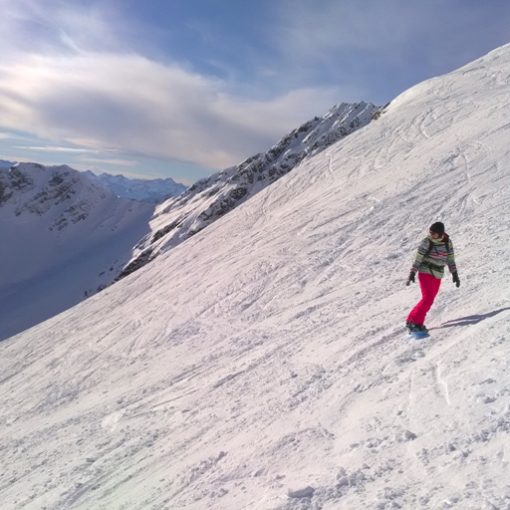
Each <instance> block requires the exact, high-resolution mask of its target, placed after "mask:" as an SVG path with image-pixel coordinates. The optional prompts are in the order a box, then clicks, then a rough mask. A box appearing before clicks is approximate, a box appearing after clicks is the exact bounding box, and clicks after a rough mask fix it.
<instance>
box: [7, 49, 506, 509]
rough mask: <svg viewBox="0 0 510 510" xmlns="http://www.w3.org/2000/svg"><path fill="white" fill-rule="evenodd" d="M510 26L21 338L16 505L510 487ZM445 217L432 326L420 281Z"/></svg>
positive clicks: (10, 375)
mask: <svg viewBox="0 0 510 510" xmlns="http://www.w3.org/2000/svg"><path fill="white" fill-rule="evenodd" d="M509 83H510V46H506V47H503V48H501V49H498V50H496V51H494V52H492V53H490V54H489V55H487V56H486V57H484V58H482V59H480V60H477V61H475V62H473V63H472V64H470V65H468V66H466V67H464V68H462V69H459V70H458V71H456V72H453V73H451V74H448V75H446V76H442V77H439V78H436V79H433V80H430V81H427V82H424V83H422V84H420V85H417V86H416V87H413V88H412V89H410V90H408V91H407V92H405V93H403V94H402V95H401V96H399V97H398V98H396V99H395V100H394V101H393V102H392V103H391V104H390V106H389V107H388V108H387V109H386V111H385V113H384V114H383V115H381V117H380V118H379V119H378V120H377V121H375V122H371V123H370V124H369V125H368V126H366V127H365V128H364V129H361V130H359V131H358V132H356V133H354V134H352V135H351V136H349V137H348V138H347V139H345V140H343V141H342V142H340V143H339V144H336V145H333V146H331V147H330V148H329V149H327V150H325V151H323V152H322V153H320V154H319V155H317V156H316V157H314V158H311V159H308V160H306V161H304V162H303V163H302V164H301V165H300V166H299V167H298V168H296V169H295V171H293V172H291V173H289V174H288V175H286V176H284V177H282V178H281V179H280V180H278V181H277V182H275V183H274V184H272V185H271V186H269V187H267V188H266V189H264V190H262V191H261V192H260V193H258V194H257V195H255V196H254V197H253V198H251V199H250V200H249V201H247V202H245V203H244V204H242V205H241V206H240V207H238V208H237V209H236V210H235V211H234V212H232V213H230V214H228V215H225V216H224V217H222V218H221V219H219V220H218V221H216V222H215V223H214V224H212V225H210V226H209V227H208V228H207V229H205V230H204V231H203V232H200V233H199V234H197V235H195V236H193V237H191V238H189V239H188V240H187V241H186V242H184V243H182V244H181V245H179V246H177V247H176V248H175V249H172V250H170V251H168V252H167V253H164V254H162V255H161V256H160V257H158V258H157V259H156V260H155V261H154V262H153V263H152V264H149V265H148V266H146V267H145V268H143V269H142V270H140V271H138V272H136V273H135V274H133V275H131V276H129V277H127V278H125V279H124V280H122V281H120V282H119V283H118V284H116V285H114V286H112V287H109V288H108V289H106V290H105V291H104V292H103V293H100V294H98V295H96V296H94V297H92V298H91V299H89V300H87V301H85V302H84V303H81V304H80V305H78V306H77V307H75V308H73V309H71V310H68V311H66V312H65V313H63V314H61V315H59V316H57V317H55V318H53V319H51V320H49V321H47V322H46V323H44V324H42V325H39V326H38V327H36V328H34V329H32V330H30V331H28V332H24V333H23V334H21V335H18V336H16V337H14V338H11V339H9V340H6V341H3V342H1V343H0V374H1V376H0V392H1V395H2V401H3V405H2V407H1V410H0V423H1V426H0V448H1V451H0V453H1V456H2V462H3V465H4V469H2V470H1V472H0V497H1V500H2V504H3V508H6V509H15V508H16V509H17V508H24V509H29V510H31V509H41V508H49V509H65V510H71V509H87V510H89V509H94V510H101V509H108V510H117V509H118V510H120V509H130V510H131V509H140V510H141V509H143V510H147V509H222V510H234V509H235V510H239V509H253V510H254V509H257V510H261V509H264V510H265V509H286V510H294V509H305V508H306V509H319V508H320V509H330V510H331V509H335V510H337V509H348V510H352V509H361V508H363V509H364V508H367V509H377V510H382V509H390V508H405V509H447V508H448V509H449V508H455V509H462V510H481V509H500V510H505V509H508V508H510V483H509V479H510V477H509V473H510V465H509V463H510V451H509V448H510V447H509V444H510V443H509V439H510V405H509V399H510V389H509V388H510V343H509V340H510V322H509V317H510V298H509V295H508V288H509V282H508V275H509V273H510V257H509V255H508V238H509V230H510V228H509V226H508V221H507V220H506V219H507V218H508V217H509V213H510V191H509V190H510V174H509V171H508V168H509V166H510V145H509V144H508V125H509V123H508V119H509V118H510V88H509ZM437 219H441V220H443V221H444V222H445V223H446V225H447V227H448V231H449V233H450V235H451V237H452V240H453V243H454V246H455V248H456V252H457V264H458V267H459V271H460V277H461V281H462V285H461V287H460V289H456V288H455V287H454V286H453V284H452V282H451V281H450V279H449V278H447V279H446V280H445V281H444V282H443V288H442V290H441V293H440V295H439V297H438V299H437V302H436V304H435V306H434V308H433V310H432V312H431V314H430V316H429V322H428V325H429V327H431V328H432V330H431V339H430V340H429V341H427V342H424V343H412V342H410V341H409V340H408V339H407V337H406V335H405V334H404V332H403V321H404V318H405V315H406V313H407V312H408V310H409V308H410V307H411V306H413V305H414V303H415V302H416V300H417V299H418V289H417V288H416V286H414V287H411V288H408V287H406V286H405V285H404V282H405V279H406V277H407V273H408V270H409V267H410V265H411V262H412V259H413V256H414V251H415V249H416V246H417V244H418V242H419V241H420V239H421V238H422V236H423V235H424V234H425V233H426V230H427V227H428V225H429V224H430V223H432V221H434V220H437Z"/></svg>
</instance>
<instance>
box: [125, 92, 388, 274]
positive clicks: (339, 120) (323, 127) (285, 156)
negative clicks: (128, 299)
mask: <svg viewBox="0 0 510 510" xmlns="http://www.w3.org/2000/svg"><path fill="white" fill-rule="evenodd" d="M378 110H379V108H378V107H376V106H375V105H373V104H370V103H364V102H361V103H355V104H349V103H341V104H339V105H336V106H334V107H333V108H331V110H330V111H329V112H328V113H327V114H326V115H324V116H323V117H315V118H314V119H312V120H310V121H308V122H306V123H305V124H303V125H302V126H300V127H299V128H297V129H295V130H293V131H292V132H291V133H289V134H288V135H287V136H285V137H284V138H282V139H281V140H280V141H279V142H278V143H276V144H275V145H274V146H273V147H272V148H271V149H270V150H269V151H268V152H265V153H260V154H256V155H255V156H252V157H251V158H248V159H247V160H245V161H243V162H242V163H241V164H239V165H237V166H233V167H231V168H227V169H226V170H224V171H222V172H219V173H217V174H214V175H212V176H211V177H209V178H207V179H203V180H201V181H198V182H197V183H195V184H194V185H193V186H191V188H189V190H187V192H186V193H183V194H181V195H179V196H177V197H174V198H170V199H169V200H167V201H166V202H164V203H162V204H161V205H160V206H158V208H157V209H156V214H155V215H154V217H153V218H152V220H151V232H150V233H149V234H147V236H146V237H145V239H142V240H141V242H140V243H138V244H137V246H136V247H135V250H134V252H133V253H134V255H133V259H132V260H131V261H130V262H129V264H127V265H126V267H125V268H124V270H123V272H122V273H121V275H120V278H122V277H124V276H127V275H128V274H131V273H132V272H133V271H136V270H137V269H139V268H140V267H143V266H144V265H145V264H146V263H147V262H149V261H151V260H153V259H154V258H155V257H156V256H157V255H158V254H159V253H161V252H164V251H167V250H169V249H171V248H173V247H175V246H177V245H178V244H180V243H182V242H183V241H185V240H186V239H188V238H189V237H191V236H193V235H195V234H196V233H197V232H200V231H202V230H203V229H204V228H205V227H207V226H208V225H211V224H212V223H213V222H215V221H216V220H217V219H219V218H221V217H222V216H223V215H225V214H227V213H228V212H230V211H232V210H233V209H235V208H236V207H237V206H239V205H240V204H242V203H243V202H245V201H246V200H248V199H249V198H250V197H252V196H254V195H255V194H256V193H258V192H259V191H261V190H262V189H264V188H265V187H266V186H268V185H270V184H272V183H274V182H276V181H277V180H278V179H279V178H280V177H282V176H283V175H286V174H287V173H288V172H290V171H291V170H292V169H293V168H295V167H296V166H297V165H298V164H299V163H300V162H301V161H302V160H303V159H304V158H306V157H308V156H313V155H314V154H318V153H319V152H321V151H323V150H324V149H326V148H327V147H329V146H330V145H331V144H332V143H334V142H337V141H338V140H341V139H343V138H345V137H346V136H347V135H349V134H351V133H353V132H354V131H356V130H357V129H360V128H361V127H363V126H365V125H366V124H368V123H369V122H370V121H371V120H372V119H373V117H374V115H375V114H376V113H377V112H378Z"/></svg>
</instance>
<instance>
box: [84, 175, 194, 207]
mask: <svg viewBox="0 0 510 510" xmlns="http://www.w3.org/2000/svg"><path fill="white" fill-rule="evenodd" d="M84 174H85V175H87V176H88V177H90V179H92V180H93V181H94V182H96V183H98V184H99V185H101V186H103V187H104V188H106V189H108V190H110V191H111V192H112V193H114V194H115V195H117V196H119V197H122V198H130V199H132V200H138V201H140V202H150V203H154V204H156V203H158V202H161V201H162V200H165V199H167V198H169V197H173V196H176V195H180V194H181V193H183V192H184V191H186V189H187V186H184V184H179V183H177V182H175V181H174V180H173V179H171V178H166V179H130V178H127V177H124V176H123V175H111V174H107V173H102V174H95V173H94V172H92V171H90V170H87V171H86V172H84Z"/></svg>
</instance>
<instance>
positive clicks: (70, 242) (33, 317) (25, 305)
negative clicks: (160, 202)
mask: <svg viewBox="0 0 510 510" xmlns="http://www.w3.org/2000/svg"><path fill="white" fill-rule="evenodd" d="M153 211H154V206H153V205H150V204H141V203H138V202H134V201H130V200H125V199H119V198H117V197H116V196H115V195H113V194H112V193H111V192H108V191H105V190H104V189H103V188H102V187H99V186H97V185H95V184H93V183H92V182H91V181H90V180H89V178H87V177H86V176H85V175H83V174H82V173H81V172H78V171H76V170H73V169H72V168H70V167H67V166H53V167H46V166H43V165H39V164H36V163H20V164H13V165H11V166H9V165H7V162H6V164H5V165H4V166H3V167H0V239H1V243H0V261H1V266H2V271H1V273H0V339H2V338H5V337H7V336H11V335H12V334H14V333H17V332H19V331H22V330H23V329H26V328H28V327H30V326H32V325H34V324H37V323H38V322H40V321H42V320H44V319H47V318H48V317H51V316H53V315H55V314H57V313H59V312H61V311H62V310H65V309H66V308H68V307H70V306H72V305H74V304H76V303H77V302H79V301H81V300H83V299H84V298H85V297H87V296H89V295H91V294H93V293H95V292H97V290H98V289H99V288H101V287H104V286H105V285H107V284H109V283H110V282H111V281H112V279H113V278H114V277H115V275H116V274H117V273H118V271H119V270H120V268H122V267H123V265H124V264H125V263H126V260H129V258H130V257H131V248H132V246H133V244H134V243H135V242H136V240H137V239H139V238H140V236H143V235H144V233H145V232H146V230H147V224H148V220H149V218H150V216H151V214H152V213H153Z"/></svg>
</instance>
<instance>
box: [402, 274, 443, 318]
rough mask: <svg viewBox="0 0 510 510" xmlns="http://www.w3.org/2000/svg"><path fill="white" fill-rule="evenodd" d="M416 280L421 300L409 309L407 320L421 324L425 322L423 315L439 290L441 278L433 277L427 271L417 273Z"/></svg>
mask: <svg viewBox="0 0 510 510" xmlns="http://www.w3.org/2000/svg"><path fill="white" fill-rule="evenodd" d="M418 280H419V282H420V288H421V301H419V302H418V304H417V305H416V306H415V307H414V308H413V309H412V310H411V313H410V314H409V315H408V317H407V321H408V322H412V323H414V324H419V325H420V326H421V325H422V324H423V323H424V322H425V316H426V315H427V312H428V311H429V310H430V307H431V306H432V303H434V299H436V296H437V293H438V292H439V287H440V285H441V279H440V278H434V277H433V276H432V275H431V274H428V273H418Z"/></svg>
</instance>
